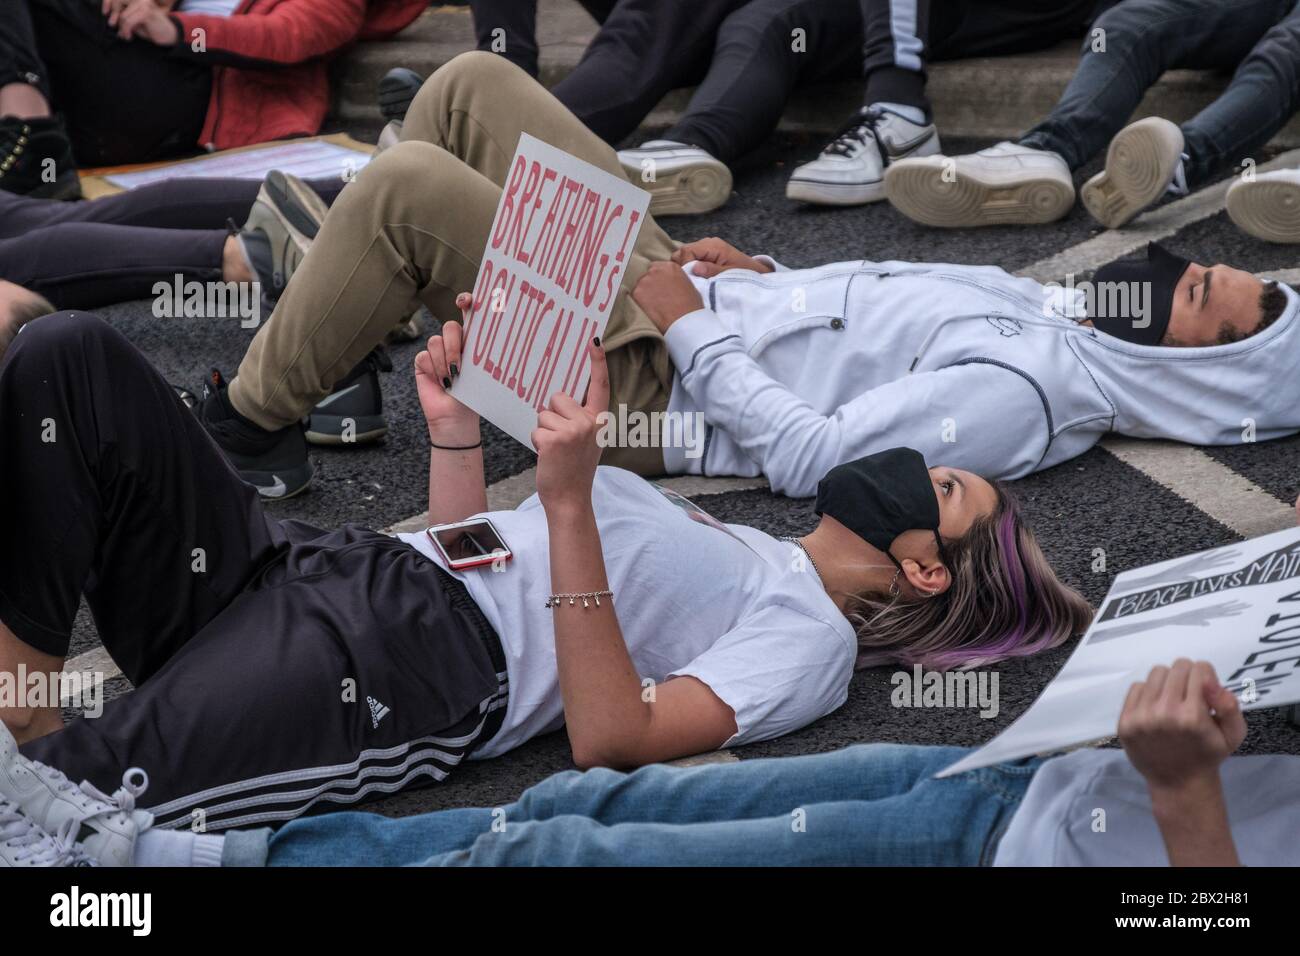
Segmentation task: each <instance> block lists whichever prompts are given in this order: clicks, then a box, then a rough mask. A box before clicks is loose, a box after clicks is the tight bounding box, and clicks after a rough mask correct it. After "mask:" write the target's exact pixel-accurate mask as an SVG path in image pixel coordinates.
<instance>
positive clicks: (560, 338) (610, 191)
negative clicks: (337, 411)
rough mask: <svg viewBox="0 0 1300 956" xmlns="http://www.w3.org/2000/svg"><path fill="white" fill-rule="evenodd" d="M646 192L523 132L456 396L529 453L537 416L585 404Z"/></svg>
mask: <svg viewBox="0 0 1300 956" xmlns="http://www.w3.org/2000/svg"><path fill="white" fill-rule="evenodd" d="M649 204H650V194H649V193H647V192H645V191H644V190H642V189H640V188H638V187H636V186H634V185H632V184H631V183H629V182H628V181H627V180H625V179H623V178H621V177H618V176H614V175H611V174H610V173H607V172H605V171H604V170H603V169H598V168H597V167H595V166H592V165H591V164H590V163H586V162H583V161H582V160H580V159H576V158H575V157H573V156H570V155H569V154H567V153H564V152H561V151H560V150H558V149H556V148H555V147H553V146H550V145H548V144H546V143H543V142H542V141H541V140H539V139H537V138H535V137H533V136H529V135H528V134H527V133H524V134H522V135H521V136H520V137H519V146H518V147H517V148H516V149H515V155H514V158H513V159H512V160H511V161H510V170H509V172H508V173H507V174H506V181H505V186H504V188H503V189H502V192H501V202H500V203H499V204H498V205H497V212H496V218H495V219H494V220H493V222H492V231H491V232H490V233H489V234H488V242H487V247H486V248H485V249H484V252H483V262H482V265H481V266H480V267H479V274H478V278H477V280H476V281H475V283H474V290H473V294H474V307H473V312H472V313H471V314H470V317H469V322H468V326H467V328H466V330H465V333H466V334H465V344H464V352H463V354H462V356H461V358H462V362H461V374H460V377H459V378H458V379H457V380H456V383H455V385H453V386H452V394H453V395H455V396H456V398H457V399H458V400H460V401H461V402H463V403H464V404H465V405H467V406H469V407H470V408H472V409H474V410H475V411H476V412H478V413H479V414H480V415H482V416H483V417H484V418H486V419H487V420H488V421H490V422H491V423H492V424H494V425H496V426H497V427H498V428H500V429H501V430H502V431H504V432H506V433H507V434H509V435H512V436H513V437H515V438H517V439H518V440H519V441H521V442H522V443H523V444H525V445H527V446H528V447H529V448H532V447H533V444H532V440H531V438H530V435H531V433H532V431H533V429H534V428H536V427H537V413H538V412H539V411H541V410H542V409H543V408H545V407H546V404H547V402H548V401H550V398H551V396H552V395H554V394H555V393H556V392H564V393H565V394H567V395H569V396H571V397H573V398H574V399H576V400H577V401H579V402H581V401H582V397H583V394H584V393H585V391H586V388H587V381H588V379H589V378H590V376H591V362H590V357H589V355H588V351H587V346H588V345H589V344H590V342H591V340H592V339H593V338H594V337H595V336H598V335H604V334H605V326H606V325H607V324H608V322H609V316H610V311H611V310H612V309H613V307H614V303H615V301H616V300H617V297H618V290H619V285H620V284H621V283H622V281H623V277H624V275H625V274H626V272H627V268H628V261H629V259H630V257H631V255H632V248H633V246H634V245H635V244H636V237H637V233H638V232H639V231H640V228H641V223H642V222H644V221H645V217H646V209H647V208H648V206H649Z"/></svg>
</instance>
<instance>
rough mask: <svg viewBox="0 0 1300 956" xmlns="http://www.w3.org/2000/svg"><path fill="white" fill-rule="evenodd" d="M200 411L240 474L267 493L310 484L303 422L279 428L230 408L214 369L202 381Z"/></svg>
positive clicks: (285, 493) (286, 494)
mask: <svg viewBox="0 0 1300 956" xmlns="http://www.w3.org/2000/svg"><path fill="white" fill-rule="evenodd" d="M195 414H196V415H197V416H198V419H199V422H200V423H201V424H202V425H203V427H204V428H205V429H206V430H207V432H208V434H209V435H211V436H212V439H213V440H214V441H215V442H216V443H217V444H218V445H219V446H220V447H221V450H222V451H223V452H225V454H226V458H228V459H229V460H230V463H231V464H232V465H234V466H235V470H236V471H238V472H239V477H240V478H242V479H244V481H245V482H247V483H248V484H250V485H252V486H253V487H254V488H256V489H257V493H258V494H259V495H261V496H262V497H263V498H276V499H278V498H292V497H293V496H294V495H296V494H298V493H299V492H300V491H303V490H304V489H305V488H306V487H307V486H308V485H310V484H311V478H312V474H313V469H312V466H311V461H310V460H308V458H307V442H306V441H305V440H304V439H303V436H302V426H301V425H300V424H296V423H295V424H293V425H290V426H288V427H287V428H281V429H280V430H279V431H274V432H268V431H265V430H264V429H261V428H258V427H257V426H256V425H254V424H253V423H252V422H250V421H248V419H246V418H244V417H243V416H242V415H240V414H239V413H238V412H237V411H235V410H234V408H232V407H231V405H230V400H229V398H228V397H227V396H226V380H225V379H224V378H223V377H222V375H221V372H219V371H218V370H217V369H215V368H214V369H212V370H211V371H209V372H208V378H207V381H205V382H204V383H203V397H202V399H201V400H200V401H199V406H198V408H196V409H195Z"/></svg>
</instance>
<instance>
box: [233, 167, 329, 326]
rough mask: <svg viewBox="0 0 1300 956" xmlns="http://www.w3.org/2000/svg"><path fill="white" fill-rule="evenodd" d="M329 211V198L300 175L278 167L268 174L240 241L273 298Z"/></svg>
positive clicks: (276, 296)
mask: <svg viewBox="0 0 1300 956" xmlns="http://www.w3.org/2000/svg"><path fill="white" fill-rule="evenodd" d="M327 212H329V207H328V206H326V205H325V201H324V200H323V199H321V198H320V196H318V195H316V192H315V190H313V189H312V188H311V187H310V186H308V185H307V184H306V183H305V182H303V181H302V180H301V179H299V178H298V177H296V176H290V175H289V174H288V173H282V172H280V171H279V170H278V169H275V170H272V171H271V172H270V173H268V174H267V177H266V180H265V181H264V182H263V183H262V188H261V189H260V190H259V191H258V193H257V199H256V201H254V203H253V208H252V210H251V211H250V212H249V214H248V221H247V222H245V223H244V226H243V228H242V229H240V230H239V241H240V243H241V244H242V246H243V248H244V255H245V256H246V257H247V258H248V262H249V265H251V266H252V268H253V271H254V272H255V273H256V274H257V277H258V279H259V280H260V281H261V283H262V293H263V295H265V296H266V297H267V298H268V299H270V300H271V301H272V302H274V301H275V300H277V299H278V298H280V295H281V293H283V292H284V289H285V287H286V286H287V285H288V284H289V280H290V279H291V278H293V274H294V271H295V270H297V268H298V266H299V265H300V264H301V263H302V260H303V258H304V257H305V256H306V255H307V250H308V249H310V248H311V244H312V242H313V240H315V238H316V235H317V233H319V232H320V227H321V223H322V222H324V221H325V214H326V213H327Z"/></svg>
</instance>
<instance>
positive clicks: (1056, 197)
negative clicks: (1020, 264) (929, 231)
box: [885, 143, 1074, 228]
mask: <svg viewBox="0 0 1300 956" xmlns="http://www.w3.org/2000/svg"><path fill="white" fill-rule="evenodd" d="M885 193H886V195H887V196H888V198H889V202H890V205H892V206H893V207H894V208H895V209H897V210H898V211H899V212H901V213H902V214H903V215H904V216H906V217H907V218H908V219H911V220H914V221H915V222H919V223H922V224H924V225H927V226H942V227H945V228H957V227H962V226H1004V225H1034V224H1038V223H1044V222H1054V221H1056V220H1057V219H1060V218H1061V217H1062V216H1064V215H1065V214H1066V213H1068V212H1069V211H1070V208H1071V207H1072V206H1073V205H1074V180H1073V178H1071V176H1070V167H1069V166H1067V165H1066V163H1065V160H1064V159H1062V158H1061V157H1060V156H1059V155H1058V154H1056V153H1053V152H1050V151H1048V150H1045V149H1033V148H1031V147H1029V146H1020V145H1019V144H1017V143H998V144H997V145H996V146H990V147H989V148H988V149H982V150H980V151H979V152H978V153H970V154H968V155H965V156H927V157H925V158H923V159H905V160H901V161H899V162H897V163H895V164H894V165H892V166H890V167H889V169H888V170H886V172H885Z"/></svg>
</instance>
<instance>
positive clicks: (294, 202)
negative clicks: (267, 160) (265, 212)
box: [262, 169, 329, 253]
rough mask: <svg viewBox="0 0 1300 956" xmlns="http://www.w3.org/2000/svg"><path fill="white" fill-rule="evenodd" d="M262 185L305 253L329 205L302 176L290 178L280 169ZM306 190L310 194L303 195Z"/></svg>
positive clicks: (273, 208) (269, 199) (267, 177)
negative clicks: (300, 177)
mask: <svg viewBox="0 0 1300 956" xmlns="http://www.w3.org/2000/svg"><path fill="white" fill-rule="evenodd" d="M262 189H263V191H264V192H265V194H266V198H267V200H268V201H269V202H270V204H271V209H272V210H273V212H274V213H275V215H276V216H277V217H278V218H279V219H280V221H281V223H283V225H284V226H285V227H286V229H287V230H288V232H289V235H290V236H291V237H292V238H293V241H294V243H295V244H296V245H297V246H298V248H299V249H301V250H302V251H303V252H304V253H306V251H307V250H308V249H309V248H311V244H312V242H313V241H314V240H315V239H316V236H317V234H318V233H319V232H320V226H321V223H322V222H324V220H325V214H326V213H327V212H329V207H328V206H326V205H325V201H324V200H323V199H321V198H320V196H318V195H316V193H315V192H313V191H312V190H311V188H310V187H308V186H307V185H305V184H304V183H302V182H301V181H299V180H296V179H290V178H289V177H288V176H286V175H285V174H284V173H282V172H280V171H279V170H278V169H273V170H271V172H269V173H268V174H267V176H266V182H264V183H263V184H262ZM304 192H305V193H307V194H309V195H304Z"/></svg>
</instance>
